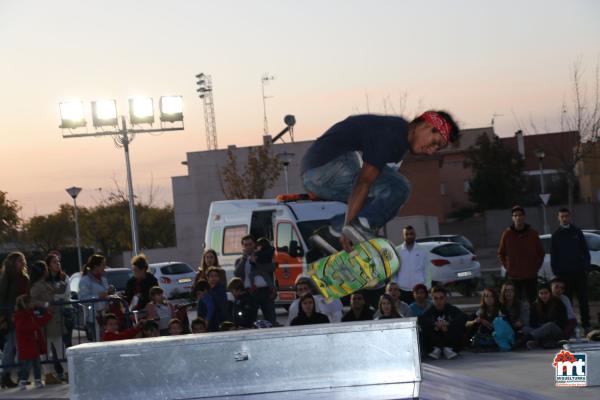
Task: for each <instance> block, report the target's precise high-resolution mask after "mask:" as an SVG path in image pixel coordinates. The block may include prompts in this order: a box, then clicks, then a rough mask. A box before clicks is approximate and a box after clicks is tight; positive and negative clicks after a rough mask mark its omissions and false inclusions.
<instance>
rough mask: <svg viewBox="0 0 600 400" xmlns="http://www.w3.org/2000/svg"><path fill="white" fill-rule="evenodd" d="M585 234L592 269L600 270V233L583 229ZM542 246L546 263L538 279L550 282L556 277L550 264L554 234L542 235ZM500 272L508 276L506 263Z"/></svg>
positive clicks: (503, 275) (539, 272)
mask: <svg viewBox="0 0 600 400" xmlns="http://www.w3.org/2000/svg"><path fill="white" fill-rule="evenodd" d="M583 236H584V237H585V241H586V243H587V246H588V250H589V251H590V269H591V270H592V271H597V272H600V235H599V234H597V233H592V232H591V231H589V230H584V231H583ZM540 240H541V242H542V247H543V248H544V253H545V254H544V263H543V264H542V268H540V270H539V271H538V279H539V280H541V281H546V282H550V281H551V280H552V279H554V276H555V275H554V273H553V272H552V266H551V265H550V251H551V248H552V235H550V234H546V235H540ZM500 274H501V275H502V277H503V278H505V277H506V268H504V265H502V266H501V270H500Z"/></svg>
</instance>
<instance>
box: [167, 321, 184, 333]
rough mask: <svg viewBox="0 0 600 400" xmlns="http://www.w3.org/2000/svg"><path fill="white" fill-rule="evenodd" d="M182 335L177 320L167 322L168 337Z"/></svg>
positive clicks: (181, 327)
mask: <svg viewBox="0 0 600 400" xmlns="http://www.w3.org/2000/svg"><path fill="white" fill-rule="evenodd" d="M182 333H183V325H182V324H181V321H180V320H178V319H177V318H173V319H171V320H170V321H169V335H171V336H177V335H181V334H182Z"/></svg>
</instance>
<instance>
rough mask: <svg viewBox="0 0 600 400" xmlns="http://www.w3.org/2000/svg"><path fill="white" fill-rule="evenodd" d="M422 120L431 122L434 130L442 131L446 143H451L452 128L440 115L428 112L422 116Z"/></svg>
mask: <svg viewBox="0 0 600 400" xmlns="http://www.w3.org/2000/svg"><path fill="white" fill-rule="evenodd" d="M421 118H423V120H425V121H427V122H429V123H430V124H431V125H433V127H434V128H436V129H437V130H438V131H440V133H441V134H442V136H443V137H444V139H446V143H448V142H449V141H450V131H452V128H451V127H450V124H449V123H448V122H447V121H446V120H445V119H444V118H443V117H442V116H441V115H440V114H438V113H436V112H433V111H427V112H426V113H423V115H421Z"/></svg>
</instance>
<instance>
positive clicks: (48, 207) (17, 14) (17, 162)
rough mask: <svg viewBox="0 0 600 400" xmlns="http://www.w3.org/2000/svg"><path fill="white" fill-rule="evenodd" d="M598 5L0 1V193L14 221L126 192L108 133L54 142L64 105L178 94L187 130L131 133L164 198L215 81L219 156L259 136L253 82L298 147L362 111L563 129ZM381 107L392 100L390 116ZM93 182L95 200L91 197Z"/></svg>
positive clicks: (123, 103) (598, 53)
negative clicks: (208, 82) (440, 114)
mask: <svg viewBox="0 0 600 400" xmlns="http://www.w3.org/2000/svg"><path fill="white" fill-rule="evenodd" d="M599 16H600V2H598V1H594V0H587V1H584V0H580V1H566V0H565V1H548V0H545V1H522V0H521V1H501V2H488V1H477V0H473V1H467V0H463V1H418V2H417V1H400V0H398V1H373V0H370V1H367V0H363V1H349V0H345V1H341V0H340V1H333V0H327V1H324V0H320V1H313V0H303V1H297V0H296V1H286V0H277V1H275V0H273V1H260V0H256V1H224V0H219V1H214V0H213V1H183V0H169V1H166V0H165V1H157V0H152V1H150V0H145V1H133V0H119V1H115V0H102V1H94V2H91V1H77V0H53V1H43V0H40V1H28V0H0V51H1V53H0V54H1V58H0V90H1V91H2V94H1V95H0V134H1V135H2V147H1V148H2V155H1V157H0V190H2V191H5V192H8V197H9V198H11V199H15V200H18V201H19V202H20V204H21V205H22V207H23V210H22V213H21V215H22V217H23V218H29V217H31V216H33V215H36V214H45V213H49V212H53V211H55V210H56V209H57V208H58V205H59V204H60V203H64V202H69V201H70V198H69V197H68V195H67V194H66V193H65V191H64V188H66V187H69V186H73V185H75V186H81V187H82V188H83V189H84V190H83V192H82V194H81V195H80V197H81V203H82V204H84V205H92V204H94V203H95V201H96V200H97V199H98V198H100V197H101V192H104V193H106V191H109V190H111V188H112V187H113V186H114V184H113V181H117V182H118V183H119V184H120V186H121V187H122V188H123V189H125V187H126V186H125V167H124V156H123V151H122V150H120V149H116V148H115V146H114V144H113V142H112V140H111V139H110V138H84V139H63V138H62V136H61V131H60V129H59V128H58V125H59V123H60V121H59V112H58V103H59V102H60V101H63V100H68V99H80V100H82V101H84V103H85V105H86V110H87V112H88V125H91V116H90V115H89V113H90V112H89V104H90V102H91V101H92V100H95V99H96V98H108V99H116V101H117V105H118V107H119V111H120V113H121V114H125V115H126V114H127V99H128V98H129V97H131V96H133V95H148V96H152V97H154V99H155V103H156V102H157V101H158V98H159V97H160V96H161V95H168V94H179V95H182V96H183V97H184V107H185V109H184V115H185V126H186V129H185V131H183V132H180V133H165V134H162V135H160V136H152V135H148V134H146V135H138V136H137V137H136V138H135V140H134V141H133V143H132V145H131V160H132V169H133V179H134V182H135V185H134V186H135V188H136V191H137V192H138V193H140V195H142V196H144V195H146V194H147V191H148V187H149V185H150V183H151V182H153V184H154V187H155V188H156V190H157V194H158V198H159V201H160V202H170V201H171V196H172V194H171V183H170V178H171V177H172V176H176V175H183V174H185V173H186V169H185V167H184V166H183V165H181V161H182V160H185V153H186V152H191V151H197V150H204V149H205V148H206V144H205V133H204V132H205V131H204V121H203V111H202V103H201V101H200V99H198V97H197V96H196V92H195V89H196V86H195V78H194V76H195V75H196V74H197V73H200V72H204V73H208V74H211V75H212V78H213V85H214V101H215V111H216V123H217V132H218V142H219V147H220V148H224V147H226V146H227V145H229V144H236V145H238V146H244V145H253V144H259V143H261V141H262V126H263V113H262V99H261V85H260V83H261V76H262V75H263V73H266V72H268V73H270V74H272V75H274V76H275V77H276V78H275V80H274V81H272V82H270V83H269V85H268V86H267V88H266V90H267V94H268V95H269V96H273V97H272V98H270V99H268V104H267V110H268V117H269V125H270V127H271V128H272V129H271V131H273V132H275V131H278V130H280V129H281V128H283V122H282V119H283V116H284V115H285V114H294V115H295V116H296V120H297V125H296V130H295V135H296V139H297V140H309V139H314V138H316V137H317V136H319V135H320V134H321V133H322V132H323V131H324V130H325V129H327V128H328V127H329V126H330V125H332V124H333V123H335V122H337V121H339V120H341V119H343V118H345V117H346V116H347V115H349V114H355V113H359V112H366V111H367V110H368V111H370V112H380V113H382V112H388V113H394V112H398V111H400V108H401V106H400V103H401V99H402V97H403V94H406V98H407V103H406V107H405V108H404V110H403V111H404V113H405V114H406V115H407V116H408V117H412V116H414V114H415V113H416V112H418V111H422V110H423V109H426V108H444V109H447V110H448V111H450V112H451V113H453V114H454V115H455V117H456V118H457V120H458V121H459V122H460V124H461V126H462V127H464V128H474V127H482V126H489V125H490V121H491V119H492V115H493V114H495V113H496V114H501V115H502V116H499V117H497V118H496V125H495V129H496V133H498V134H499V135H500V136H508V135H512V134H513V133H514V131H515V130H517V129H519V128H522V129H524V130H526V131H527V132H528V133H534V132H533V130H532V129H531V128H530V123H529V121H530V120H533V121H534V122H535V123H536V124H537V125H538V127H539V128H540V130H542V131H543V130H546V129H548V130H559V129H560V126H559V124H558V120H559V117H560V110H561V105H562V103H563V101H564V100H565V99H566V100H568V99H569V95H570V89H571V84H570V75H569V74H570V71H571V68H572V66H573V62H574V61H575V60H577V59H581V62H582V65H583V66H584V68H585V69H584V72H585V73H586V77H587V78H588V81H590V82H591V81H592V79H591V78H592V74H593V72H594V68H595V66H596V64H597V63H598V61H599V59H600V23H599V22H598V18H599ZM384 103H385V106H384ZM99 188H102V190H98V189H99Z"/></svg>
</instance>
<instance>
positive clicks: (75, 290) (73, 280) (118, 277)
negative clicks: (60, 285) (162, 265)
mask: <svg viewBox="0 0 600 400" xmlns="http://www.w3.org/2000/svg"><path fill="white" fill-rule="evenodd" d="M104 273H105V274H106V279H107V280H108V284H109V285H112V286H114V287H115V290H116V292H117V293H121V292H125V287H126V286H127V281H128V280H129V278H131V277H132V276H133V271H132V270H131V268H110V267H106V269H105V270H104ZM80 280H81V272H75V273H74V274H73V275H71V276H70V277H69V290H70V291H71V300H79V281H80Z"/></svg>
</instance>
